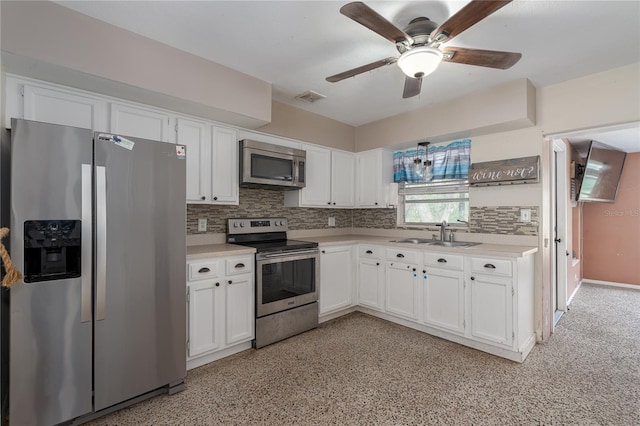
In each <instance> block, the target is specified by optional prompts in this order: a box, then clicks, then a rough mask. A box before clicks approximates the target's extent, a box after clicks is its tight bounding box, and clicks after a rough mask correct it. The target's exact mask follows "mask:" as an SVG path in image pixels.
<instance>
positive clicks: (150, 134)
mask: <svg viewBox="0 0 640 426" xmlns="http://www.w3.org/2000/svg"><path fill="white" fill-rule="evenodd" d="M170 120H171V117H170V116H169V114H167V113H165V112H163V111H161V110H156V109H153V108H145V107H141V106H132V105H124V104H118V103H112V104H111V132H112V133H116V134H118V135H122V136H132V137H136V138H142V139H150V140H155V141H163V142H169V121H170Z"/></svg>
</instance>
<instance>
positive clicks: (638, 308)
mask: <svg viewBox="0 0 640 426" xmlns="http://www.w3.org/2000/svg"><path fill="white" fill-rule="evenodd" d="M91 424H92V425H243V424H247V425H249V424H259V425H376V424H377V425H434V424H435V425H440V424H443V425H444V424H451V425H640V291H636V290H627V289H620V288H611V287H602V286H594V285H583V286H582V288H581V289H580V291H579V292H578V295H577V296H576V298H575V300H574V302H573V303H572V305H571V310H570V312H569V313H568V314H566V315H565V316H564V317H563V318H562V319H561V320H560V322H559V324H558V327H557V328H556V333H555V334H554V335H553V336H552V337H551V339H550V340H549V342H548V343H546V344H544V345H537V346H536V347H535V348H534V349H533V351H532V352H531V354H530V355H529V357H528V358H527V360H526V361H525V362H524V364H517V363H514V362H511V361H507V360H504V359H501V358H498V357H495V356H492V355H488V354H485V353H483V352H480V351H476V350H474V349H470V348H466V347H464V346H460V345H457V344H455V343H450V342H448V341H445V340H442V339H439V338H436V337H432V336H429V335H426V334H422V333H420V332H417V331H414V330H410V329H407V328H404V327H401V326H398V325H394V324H392V323H389V322H386V321H383V320H380V319H377V318H373V317H370V316H368V315H364V314H361V313H354V314H350V315H347V316H345V317H342V318H339V319H337V320H334V321H332V322H329V323H326V324H323V325H321V326H320V327H319V328H318V329H316V330H313V331H311V332H308V333H305V334H302V335H299V336H296V337H293V338H291V339H288V340H286V341H283V342H279V343H276V344H274V345H271V346H268V347H266V348H263V349H260V350H257V351H256V350H250V351H245V352H243V353H240V354H238V355H235V356H233V357H230V358H226V359H223V360H220V361H218V362H214V363H211V364H208V365H206V366H203V367H200V368H198V369H195V370H192V371H190V372H189V374H188V376H187V389H186V390H185V391H184V392H182V393H180V394H177V395H174V396H159V397H156V398H153V399H151V400H149V401H145V402H142V403H139V404H137V405H135V406H133V407H130V408H127V409H124V410H121V411H119V412H117V413H114V414H111V415H109V416H106V417H103V418H101V419H98V420H97V421H94V422H93V423H91Z"/></svg>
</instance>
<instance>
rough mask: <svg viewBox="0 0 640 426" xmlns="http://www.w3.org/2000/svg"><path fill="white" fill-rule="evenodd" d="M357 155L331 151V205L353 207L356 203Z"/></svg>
mask: <svg viewBox="0 0 640 426" xmlns="http://www.w3.org/2000/svg"><path fill="white" fill-rule="evenodd" d="M355 171H356V157H355V155H354V154H352V153H350V152H341V151H333V152H332V153H331V205H332V206H336V207H353V206H355V205H356V195H355V179H356V175H355Z"/></svg>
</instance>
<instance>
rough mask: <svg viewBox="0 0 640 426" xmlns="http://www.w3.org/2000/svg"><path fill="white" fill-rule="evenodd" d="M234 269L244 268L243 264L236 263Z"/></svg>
mask: <svg viewBox="0 0 640 426" xmlns="http://www.w3.org/2000/svg"><path fill="white" fill-rule="evenodd" d="M235 267H236V269H237V268H244V263H237V264H236V266H235Z"/></svg>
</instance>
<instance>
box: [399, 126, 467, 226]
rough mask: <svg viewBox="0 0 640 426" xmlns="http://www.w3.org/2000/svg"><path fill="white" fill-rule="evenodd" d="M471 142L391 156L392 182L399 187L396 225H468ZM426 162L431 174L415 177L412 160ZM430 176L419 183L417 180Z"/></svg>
mask: <svg viewBox="0 0 640 426" xmlns="http://www.w3.org/2000/svg"><path fill="white" fill-rule="evenodd" d="M470 152H471V141H470V140H469V139H464V140H461V141H456V142H451V143H449V144H446V145H438V146H429V147H428V149H427V150H426V152H425V151H424V150H423V151H418V150H408V151H402V152H396V153H394V180H395V181H396V182H398V183H399V185H398V195H399V196H400V203H399V206H398V224H399V225H433V224H439V223H441V222H442V221H443V220H445V221H447V223H450V224H452V225H454V226H455V225H462V224H463V223H464V222H468V221H469V181H468V180H467V177H468V172H469V165H470ZM416 158H420V159H421V160H423V162H424V160H426V159H429V160H430V161H431V163H432V166H431V173H426V174H422V173H416V171H415V170H414V168H413V167H414V164H415V162H414V160H415V159H416ZM424 175H427V176H429V175H430V176H431V179H430V180H429V181H426V182H425V181H423V180H422V177H421V176H424Z"/></svg>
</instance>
